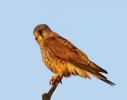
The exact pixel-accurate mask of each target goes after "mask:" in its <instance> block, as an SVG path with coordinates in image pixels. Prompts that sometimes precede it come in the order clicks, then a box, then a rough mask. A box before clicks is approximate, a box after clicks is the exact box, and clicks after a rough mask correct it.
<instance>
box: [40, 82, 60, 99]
mask: <svg viewBox="0 0 127 100" xmlns="http://www.w3.org/2000/svg"><path fill="white" fill-rule="evenodd" d="M58 84H59V83H57V84H55V85H52V87H51V89H50V90H49V92H48V93H44V94H42V100H50V99H51V96H52V94H53V92H54V91H55V89H56V88H57V86H58Z"/></svg>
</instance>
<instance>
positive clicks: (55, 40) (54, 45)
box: [43, 32, 105, 73]
mask: <svg viewBox="0 0 127 100" xmlns="http://www.w3.org/2000/svg"><path fill="white" fill-rule="evenodd" d="M43 45H44V46H45V48H47V50H48V51H49V53H51V54H53V55H54V56H57V57H59V58H61V59H64V60H66V61H68V62H71V63H75V64H76V63H77V64H78V65H80V64H82V65H84V67H83V66H81V69H84V70H86V71H88V72H91V73H98V71H99V70H100V71H102V72H105V70H104V69H102V68H100V67H99V66H97V65H95V64H94V63H93V62H91V61H90V60H89V59H88V57H87V56H86V54H84V53H83V52H82V51H80V50H79V49H78V48H77V47H75V46H74V45H73V44H72V43H70V42H69V41H68V40H66V39H64V38H62V37H61V36H60V35H58V34H56V33H54V32H53V33H51V35H50V37H49V38H47V39H45V40H44V43H43ZM86 66H87V67H86ZM79 67H80V66H79Z"/></svg>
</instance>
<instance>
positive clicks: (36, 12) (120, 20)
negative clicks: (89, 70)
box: [0, 0, 127, 100]
mask: <svg viewBox="0 0 127 100" xmlns="http://www.w3.org/2000/svg"><path fill="white" fill-rule="evenodd" d="M42 23H44V24H47V25H48V26H49V27H50V28H51V29H52V30H53V31H55V32H57V33H59V34H60V35H61V36H63V37H65V38H66V39H68V40H69V41H71V42H72V43H73V44H74V45H75V46H77V47H78V48H79V49H81V50H82V51H84V52H85V53H86V54H87V55H88V57H89V59H91V60H92V61H93V62H95V63H96V64H98V65H99V66H101V67H102V68H104V69H106V70H107V71H108V73H109V74H108V75H105V76H106V77H107V78H108V79H109V80H111V81H112V82H114V83H116V86H113V87H112V86H110V85H108V84H106V83H104V82H102V81H100V80H98V79H96V78H94V77H92V80H89V79H83V78H81V77H78V76H76V77H74V76H72V77H71V78H67V79H65V78H63V80H62V82H63V84H62V85H61V84H59V86H58V87H57V89H56V91H55V92H54V94H53V96H52V98H51V100H127V0H63V1H62V0H54V1H53V0H27V1H26V0H1V1H0V31H1V32H0V100H41V95H42V94H43V93H45V92H48V90H49V89H50V87H51V86H50V85H49V80H50V78H51V76H53V75H54V74H53V73H52V72H51V71H50V70H49V69H47V68H46V66H45V65H44V63H43V62H42V58H41V52H40V48H39V46H38V44H37V43H36V41H35V39H34V36H33V29H34V27H35V26H36V25H38V24H42Z"/></svg>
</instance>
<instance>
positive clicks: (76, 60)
mask: <svg viewBox="0 0 127 100" xmlns="http://www.w3.org/2000/svg"><path fill="white" fill-rule="evenodd" d="M33 33H34V36H35V39H36V41H37V43H38V44H39V46H40V49H41V53H42V59H43V61H44V63H45V65H46V66H47V67H48V68H49V69H50V70H51V71H52V72H53V73H55V76H52V78H51V80H50V84H52V85H53V84H55V83H58V82H61V79H62V77H63V76H64V77H69V76H70V75H79V76H81V77H83V78H89V79H90V75H93V76H94V77H96V78H98V79H100V80H102V81H104V82H106V83H108V84H110V85H112V86H113V85H115V84H114V83H113V82H111V81H109V80H108V79H107V78H106V77H105V76H103V75H102V74H101V73H100V72H103V73H106V74H107V71H106V70H104V69H103V68H101V67H99V66H98V65H96V64H95V63H94V62H92V61H91V60H89V59H88V57H87V55H86V54H85V53H84V52H82V51H81V50H79V49H78V48H77V47H76V46H74V45H73V44H72V43H71V42H69V41H68V40H67V39H65V38H63V37H61V36H60V35H59V34H57V33H55V32H53V31H52V30H51V29H50V28H49V27H48V26H47V25H46V24H40V25H38V26H36V27H35V29H34V31H33Z"/></svg>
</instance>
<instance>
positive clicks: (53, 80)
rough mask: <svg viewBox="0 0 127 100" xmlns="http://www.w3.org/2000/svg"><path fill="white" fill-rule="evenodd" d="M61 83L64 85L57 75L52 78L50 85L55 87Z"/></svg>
mask: <svg viewBox="0 0 127 100" xmlns="http://www.w3.org/2000/svg"><path fill="white" fill-rule="evenodd" d="M59 82H60V83H61V84H62V82H61V78H60V76H58V75H57V74H56V75H55V76H52V78H51V79H50V81H49V84H50V85H55V84H58V83H59Z"/></svg>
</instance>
